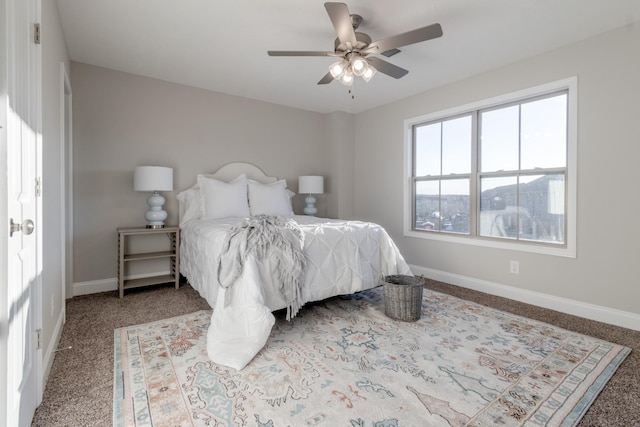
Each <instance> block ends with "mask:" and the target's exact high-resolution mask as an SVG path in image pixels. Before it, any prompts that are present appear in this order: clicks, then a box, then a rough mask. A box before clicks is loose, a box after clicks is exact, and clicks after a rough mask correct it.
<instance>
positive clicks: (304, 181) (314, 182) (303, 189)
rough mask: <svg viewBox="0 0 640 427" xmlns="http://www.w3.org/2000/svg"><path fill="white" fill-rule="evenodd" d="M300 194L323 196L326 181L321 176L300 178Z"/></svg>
mask: <svg viewBox="0 0 640 427" xmlns="http://www.w3.org/2000/svg"><path fill="white" fill-rule="evenodd" d="M298 193H300V194H322V193H324V181H323V178H322V177H321V176H316V175H310V176H301V177H299V178H298Z"/></svg>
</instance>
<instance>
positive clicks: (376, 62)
mask: <svg viewBox="0 0 640 427" xmlns="http://www.w3.org/2000/svg"><path fill="white" fill-rule="evenodd" d="M367 62H369V64H371V65H372V66H373V68H375V69H376V70H378V71H380V72H381V73H383V74H386V75H387V76H391V77H393V78H394V79H399V78H400V77H404V76H405V75H406V74H407V73H408V72H409V71H407V70H405V69H404V68H400V67H398V66H397V65H393V64H391V63H389V62H387V61H384V60H382V59H380V58H376V57H375V56H371V57H367Z"/></svg>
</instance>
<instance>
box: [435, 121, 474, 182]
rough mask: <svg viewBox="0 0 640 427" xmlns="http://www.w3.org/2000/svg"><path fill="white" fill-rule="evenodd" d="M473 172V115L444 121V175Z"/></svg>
mask: <svg viewBox="0 0 640 427" xmlns="http://www.w3.org/2000/svg"><path fill="white" fill-rule="evenodd" d="M469 172H471V116H470V115H469V116H465V117H460V118H457V119H453V120H447V121H446V122H443V123H442V175H448V174H452V173H469Z"/></svg>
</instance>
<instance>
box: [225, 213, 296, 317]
mask: <svg viewBox="0 0 640 427" xmlns="http://www.w3.org/2000/svg"><path fill="white" fill-rule="evenodd" d="M303 248H304V236H303V234H302V230H301V228H300V226H299V225H298V223H297V222H296V221H294V220H293V219H291V218H284V217H279V216H269V215H257V216H252V217H248V218H245V219H243V220H242V223H241V224H240V225H239V226H236V227H233V228H231V230H229V232H228V233H227V237H226V240H225V244H224V246H223V249H222V251H221V253H220V257H219V258H218V283H219V284H220V286H221V287H223V288H225V289H226V288H229V287H230V286H232V285H233V284H235V283H236V281H237V280H238V278H239V277H240V275H241V274H242V271H243V269H244V263H245V260H246V259H247V256H249V255H253V256H254V257H255V258H256V261H264V260H266V259H267V257H269V259H268V261H269V262H270V263H271V265H273V266H274V268H273V271H274V273H275V274H276V275H277V276H276V277H274V278H273V279H274V283H279V284H280V291H281V292H282V295H283V296H284V298H285V301H286V302H287V320H290V319H291V318H292V317H294V316H295V315H296V314H297V312H298V310H299V309H300V306H301V305H302V302H301V297H300V286H301V284H302V280H303V279H304V276H303V274H304V267H305V256H304V252H303V251H302V249H303ZM226 294H227V295H228V294H229V293H228V292H227V293H226ZM225 305H226V304H225Z"/></svg>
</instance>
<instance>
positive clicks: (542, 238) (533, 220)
mask: <svg viewBox="0 0 640 427" xmlns="http://www.w3.org/2000/svg"><path fill="white" fill-rule="evenodd" d="M519 238H520V239H523V240H534V241H537V242H558V243H563V242H564V176H563V175H534V176H525V177H521V178H520V223H519Z"/></svg>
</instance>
